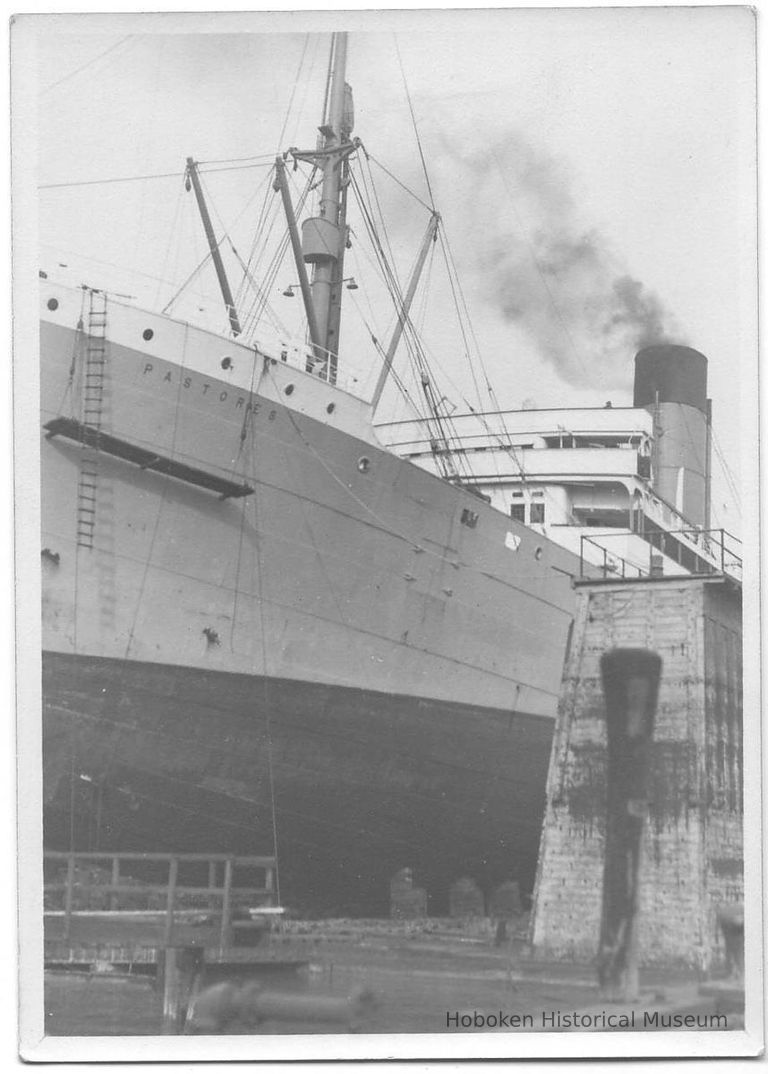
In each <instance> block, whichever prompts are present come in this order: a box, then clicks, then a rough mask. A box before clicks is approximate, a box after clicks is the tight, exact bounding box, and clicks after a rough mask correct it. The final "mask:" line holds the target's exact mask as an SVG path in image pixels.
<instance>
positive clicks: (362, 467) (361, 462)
mask: <svg viewBox="0 0 768 1074" xmlns="http://www.w3.org/2000/svg"><path fill="white" fill-rule="evenodd" d="M357 468H358V470H359V471H360V473H361V474H367V473H368V471H369V470H370V468H371V460H370V459H369V458H368V457H367V455H361V456H360V458H359V459H358V460H357Z"/></svg>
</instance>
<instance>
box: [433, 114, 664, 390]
mask: <svg viewBox="0 0 768 1074" xmlns="http://www.w3.org/2000/svg"><path fill="white" fill-rule="evenodd" d="M443 148H444V150H445V151H447V152H448V153H450V154H451V155H454V153H453V151H452V150H451V148H450V146H449V145H447V144H444V147H443ZM454 166H458V167H459V168H460V169H462V168H463V169H465V172H466V171H469V173H470V174H469V175H466V174H465V178H466V181H467V183H468V184H471V186H470V187H469V188H470V189H475V190H478V191H479V193H478V196H477V198H476V199H475V198H473V202H472V206H471V207H470V218H473V227H475V228H476V229H477V230H478V232H479V234H480V236H481V240H482V242H481V246H482V253H481V254H480V255H479V258H478V267H479V268H480V269H481V270H482V274H483V277H484V279H485V281H486V293H487V294H488V295H489V297H490V299H491V301H493V302H494V304H495V305H497V307H498V309H499V310H500V311H501V312H502V314H503V315H504V317H505V318H507V319H508V320H509V321H510V322H512V323H514V324H515V325H517V326H518V327H519V328H520V329H522V330H523V331H524V332H525V333H526V334H527V335H528V336H529V337H530V338H531V339H532V340H533V341H534V343H535V344H536V346H537V348H538V350H539V351H540V353H541V354H542V356H543V357H544V358H545V359H546V360H548V361H550V362H551V363H552V364H553V365H554V366H555V367H556V368H557V370H558V372H559V374H560V375H561V376H562V377H563V379H565V380H566V381H568V382H569V383H571V384H575V385H580V386H600V387H620V388H621V387H627V386H628V384H629V382H630V380H631V370H632V358H633V357H634V354H635V352H636V351H637V350H638V349H639V348H640V347H642V346H645V345H648V344H650V343H657V342H660V341H663V340H665V339H668V338H669V337H670V336H674V337H675V341H676V342H681V339H680V334H679V330H678V328H677V326H676V325H675V323H674V319H673V318H672V317H671V315H670V314H669V312H668V311H667V310H666V309H665V308H664V306H663V304H662V302H661V300H660V299H659V298H658V296H657V295H655V294H654V293H653V292H652V291H650V290H648V288H647V287H645V285H644V284H643V283H642V282H641V281H640V280H637V279H635V278H634V277H633V276H631V275H630V274H629V273H628V272H626V271H625V270H624V266H622V265H621V263H620V262H619V261H617V259H616V257H615V256H614V254H613V253H612V251H611V248H610V244H609V242H608V241H607V239H606V238H605V237H604V236H602V235H601V234H600V232H599V231H597V230H596V229H594V228H589V227H586V226H585V225H584V223H583V222H582V221H581V220H580V219H579V214H578V211H577V208H576V205H575V203H574V197H573V193H572V188H571V187H572V184H571V181H570V177H569V175H568V173H567V170H566V168H565V167H564V165H563V163H562V162H560V161H559V160H557V159H555V158H553V157H551V156H549V155H547V154H546V153H545V152H542V151H541V150H539V149H536V148H534V147H533V146H532V145H531V144H530V142H528V141H527V140H526V139H525V138H523V137H521V136H520V135H512V136H510V137H508V138H507V139H506V140H505V141H504V143H503V144H501V145H496V146H495V147H493V146H491V147H490V148H489V145H488V143H486V144H485V146H484V148H483V149H482V151H479V152H478V153H477V154H475V155H464V156H463V157H462V158H461V159H460V160H459V159H458V158H456V157H455V156H454ZM500 198H501V201H500V200H499V199H500ZM490 205H492V206H494V207H495V209H496V210H497V216H496V224H495V226H489V225H490V221H489V220H488V219H486V218H485V212H486V210H487V207H488V206H490ZM499 209H501V212H499V211H498V210H499ZM481 217H482V218H481ZM499 221H500V222H501V224H500V226H499ZM489 288H490V290H489Z"/></svg>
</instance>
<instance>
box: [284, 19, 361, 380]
mask: <svg viewBox="0 0 768 1074" xmlns="http://www.w3.org/2000/svg"><path fill="white" fill-rule="evenodd" d="M346 63H347V34H345V33H338V34H334V35H333V44H332V51H331V64H332V74H331V82H330V92H329V96H328V108H327V113H326V115H324V116H323V122H322V123H321V125H320V127H319V130H320V134H321V135H322V144H321V145H320V146H318V147H317V148H316V149H313V150H299V149H290V150H289V154H290V155H291V156H292V157H293V158H294V160H304V161H307V162H309V163H311V164H313V165H314V166H315V167H316V168H317V169H318V170H319V171H320V172H321V173H322V182H321V189H320V204H319V209H318V215H317V216H314V217H310V218H309V219H308V220H305V221H304V223H303V224H302V228H301V240H302V241H301V252H302V258H303V260H304V262H305V263H306V264H309V265H311V266H312V279H311V283H310V289H311V311H312V312H310V308H309V305H308V304H307V301H306V296H304V289H303V287H302V295H303V296H304V297H305V307H306V311H307V321H308V323H309V324H310V325H311V323H312V320H313V318H314V323H315V327H316V332H317V336H316V338H313V334H312V332H311V330H310V338H312V342H313V345H314V349H315V353H316V355H317V357H318V359H321V360H322V361H324V362H327V374H326V375H327V377H328V379H329V380H330V381H331V382H332V383H334V382H335V380H336V367H337V362H338V352H339V330H340V324H341V289H342V285H343V282H344V251H345V249H346V246H347V241H348V232H347V222H346V214H347V186H348V185H349V157H350V155H351V154H352V153H353V152H355V150H356V149H357V147H358V145H359V144H360V143H359V140H358V139H357V138H355V139H350V135H351V133H352V128H353V126H354V116H353V107H352V91H351V89H350V88H349V86H348V85H347V83H346V81H345V78H346ZM278 178H279V176H278ZM284 200H285V197H284ZM289 229H290V219H289ZM297 265H298V261H297ZM299 275H300V276H301V272H300V273H299Z"/></svg>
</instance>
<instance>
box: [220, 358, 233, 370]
mask: <svg viewBox="0 0 768 1074" xmlns="http://www.w3.org/2000/svg"><path fill="white" fill-rule="evenodd" d="M221 368H222V369H231V368H232V359H231V358H222V359H221Z"/></svg>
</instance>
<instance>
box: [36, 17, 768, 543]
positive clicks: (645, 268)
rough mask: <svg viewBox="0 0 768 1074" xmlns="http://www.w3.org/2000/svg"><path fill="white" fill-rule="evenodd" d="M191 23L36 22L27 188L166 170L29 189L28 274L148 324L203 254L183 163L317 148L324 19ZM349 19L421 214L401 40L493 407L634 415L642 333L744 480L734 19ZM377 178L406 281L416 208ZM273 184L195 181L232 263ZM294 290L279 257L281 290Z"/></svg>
mask: <svg viewBox="0 0 768 1074" xmlns="http://www.w3.org/2000/svg"><path fill="white" fill-rule="evenodd" d="M190 18H194V23H193V22H190V21H187V22H185V21H184V18H183V17H181V16H173V17H171V19H172V21H168V20H166V21H165V22H164V23H162V24H160V23H158V20H157V19H156V18H152V17H149V18H148V19H147V21H146V22H141V21H138V22H137V21H136V17H135V16H134V17H133V21H131V22H126V21H124V20H120V21H118V17H117V16H104V17H93V16H90V17H88V16H86V17H84V18H83V19H82V21H80V22H78V21H77V17H70V18H68V19H65V20H62V21H58V22H55V23H53V24H50V25H49V26H48V30H47V31H46V32H43V30H44V29H45V27H44V26H43V24H42V23H38V27H37V30H38V35H39V40H38V45H39V50H38V84H39V89H40V95H39V116H40V124H39V165H40V171H39V182H40V183H41V184H53V183H64V182H73V181H81V180H92V179H100V178H107V177H122V176H135V175H148V174H155V173H165V172H173V173H176V178H171V179H156V180H146V181H143V182H134V183H126V184H119V183H116V184H109V185H91V186H73V187H65V188H56V189H47V190H41V191H40V241H41V244H42V245H41V264H42V265H43V266H44V267H46V268H47V269H49V271H51V273H52V274H53V273H55V272H57V271H58V272H59V273H60V274H61V273H63V274H64V276H65V278H66V276H67V274H69V275H70V278H72V280H73V282H75V283H79V282H81V281H83V280H87V282H89V283H92V284H94V285H99V284H102V285H106V286H108V287H112V288H115V289H118V290H123V291H125V292H126V293H129V294H131V295H134V296H136V298H137V299H138V300H140V301H141V302H142V303H145V304H148V305H151V306H153V307H156V308H158V309H159V308H162V306H163V305H164V304H165V302H166V301H168V299H169V298H170V297H171V295H172V294H173V293H174V290H175V286H176V285H178V284H180V283H181V282H182V281H183V280H184V278H185V277H186V276H187V275H188V273H189V272H190V271H191V270H192V269H193V268H194V265H195V263H196V260H197V259H199V258H200V257H202V255H203V253H204V245H203V238H202V232H201V230H200V224H199V220H197V219H196V216H195V212H194V206H193V204H192V199H191V196H190V195H184V194H183V191H182V188H181V180H180V175H181V172H182V171H183V166H184V160H185V158H186V157H187V156H188V155H192V156H195V157H196V158H197V159H199V160H202V161H218V160H224V159H226V160H229V159H231V158H241V157H250V156H254V155H256V154H267V153H272V154H273V153H274V152H276V151H277V150H281V149H285V148H286V147H287V146H289V145H300V146H303V147H309V146H311V145H312V144H313V143H314V137H315V130H316V126H317V123H318V121H319V118H320V117H319V113H320V106H321V100H322V89H323V80H324V76H325V66H326V62H327V49H328V37H327V35H321V34H318V35H317V36H312V37H310V38H307V37H306V34H305V30H306V29H307V28H310V29H312V30H315V31H317V30H320V29H322V28H323V22H322V18H323V17H322V16H321V15H318V14H314V15H313V16H312V17H311V18H310V17H307V18H303V19H302V18H300V17H298V16H294V17H293V19H292V20H291V21H290V22H289V23H288V25H289V26H290V28H292V29H294V31H295V32H293V33H274V32H273V33H253V32H250V31H251V30H252V29H253V28H254V27H256V28H259V29H268V28H270V27H275V26H277V23H275V22H274V21H273V22H272V23H270V22H269V21H258V20H254V17H252V16H251V17H249V16H217V17H216V18H215V21H214V22H213V23H210V24H209V26H212V27H213V28H214V29H215V30H216V32H215V33H197V32H190V31H195V30H197V29H198V28H199V26H200V23H199V16H198V17H190ZM347 21H348V23H349V24H350V28H351V29H353V30H354V31H356V32H354V33H353V34H352V36H351V37H350V56H349V66H348V72H347V78H348V81H349V82H350V83H351V85H352V87H353V90H354V95H355V111H356V126H355V133H356V134H357V135H359V136H360V137H361V138H362V139H363V141H364V143H365V145H366V148H367V149H368V150H369V152H370V153H372V154H373V155H374V157H375V158H376V159H377V160H378V161H381V162H382V163H383V164H385V165H386V166H387V167H388V168H390V169H391V170H392V171H393V172H394V173H395V174H396V175H398V176H399V177H400V178H402V179H403V180H404V181H405V182H406V184H407V185H408V186H409V187H410V188H411V189H412V190H413V191H414V192H415V193H416V194H418V195H419V197H420V198H422V199H424V200H428V194H427V188H426V183H425V179H424V175H423V172H422V168H421V163H420V160H419V153H418V146H417V144H416V140H415V135H414V129H413V126H412V123H411V120H410V116H409V111H408V103H407V99H406V95H405V90H404V85H403V77H402V74H401V70H400V66H399V63H398V53H397V49H398V48H399V52H400V57H401V59H402V66H403V69H404V72H405V76H406V80H407V85H408V89H409V90H410V94H411V98H412V102H413V107H414V110H415V113H416V118H417V123H418V130H419V134H420V137H421V141H422V144H423V148H424V152H425V156H426V159H427V168H428V170H429V177H430V181H431V185H432V189H433V192H434V198H435V204H436V206H437V208H438V210H439V211H440V212H441V213H442V215H443V218H444V224H445V232H446V235H447V238H448V241H449V243H450V246H451V249H452V252H453V255H454V258H455V262H456V265H457V267H458V271H459V276H460V278H461V282H462V286H463V288H464V291H465V294H466V298H467V303H468V306H469V310H470V315H471V324H472V328H473V329H474V332H475V334H476V336H477V340H478V344H479V346H480V350H481V351H482V354H483V360H484V362H485V366H486V368H487V370H488V373H489V376H490V379H491V380H492V382H493V384H494V387H495V390H496V394H497V397H498V398H499V400H500V402H501V403H502V405H505V406H509V407H516V406H520V405H521V403H522V402H523V400H534V401H535V403H536V404H537V405H539V406H569V405H591V404H598V405H601V404H602V403H603V402H605V401H606V400H607V399H611V400H612V401H613V402H614V404H615V405H622V404H624V405H630V404H631V376H632V359H633V357H634V349H635V344H636V343H637V344H639V343H642V342H645V341H650V339H652V338H653V337H654V335H655V336H656V337H658V336H661V337H663V338H667V339H676V340H679V341H681V342H686V343H688V344H689V345H691V346H694V347H696V348H697V349H698V350H701V351H702V352H703V353H704V354H706V355H707V357H708V358H709V362H710V365H709V372H710V395H711V396H712V397H713V407H714V427H715V433H716V437H717V444H718V445H719V448H720V450H721V451H722V453H723V455H724V456H725V457H726V459H727V461H728V465H729V466H730V468H731V469H732V470H733V471H734V473H736V474H738V472H739V457H738V456H739V442H740V440H739V437H740V429H739V422H738V414H739V408H740V391H741V389H742V384H741V383H740V377H739V371H740V370H744V369H745V368H748V367H749V368H753V363H754V360H755V358H754V356H755V349H756V336H755V331H754V323H755V322H754V318H755V312H754V304H755V301H756V297H755V286H756V283H755V280H756V264H755V236H754V226H755V225H754V199H755V177H754V126H755V116H754V103H753V85H754V59H753V51H752V47H753V44H752V42H753V38H752V35H753V22H752V16H751V15H750V13H749V12H748V11H747V9H745V8H730V9H729V8H688V9H685V8H677V9H669V8H641V9H631V8H623V9H622V8H619V9H603V10H600V9H590V10H583V11H579V10H573V9H570V10H568V9H562V10H547V9H534V10H529V11H498V12H492V13H488V12H484V13H474V14H471V15H469V16H467V15H466V14H464V15H462V14H460V13H444V12H434V11H433V12H429V13H428V14H424V15H417V14H414V13H409V14H408V15H407V16H404V17H397V16H395V15H389V16H387V17H386V23H385V24H382V19H381V17H379V16H374V15H370V16H365V15H362V14H361V13H356V14H355V15H354V16H352V15H350V17H349V19H348V20H347ZM285 25H286V17H283V18H282V21H281V24H280V26H281V28H285ZM158 30H161V31H164V32H158ZM168 30H171V31H172V32H168ZM51 31H52V32H51ZM185 31H186V32H185ZM232 31H236V32H232ZM302 57H303V63H302V64H301V79H300V81H299V82H298V83H297V82H296V74H297V72H298V71H299V68H300V61H301V58H302ZM289 103H290V104H291V109H290V112H289V111H288V108H289ZM281 134H282V140H280V138H281ZM376 176H377V184H378V183H379V182H380V183H381V196H382V202H383V203H384V205H385V208H389V209H390V210H392V218H391V220H390V222H389V237H390V239H391V241H392V246H393V251H394V254H395V259H396V261H397V268H398V271H399V272H400V274H401V277H402V276H405V275H407V273H408V270H409V267H410V264H411V262H412V260H413V257H414V256H415V253H416V249H417V247H418V243H419V238H420V234H421V232H422V230H423V228H424V227H425V226H426V222H427V214H426V212H425V211H424V209H423V208H422V207H421V206H420V205H419V204H418V203H417V202H416V201H415V200H412V199H409V198H408V197H407V196H406V195H405V194H404V193H403V192H402V190H401V189H400V188H398V187H394V186H393V185H392V184H389V185H387V182H386V177H385V176H383V174H382V173H378V172H377V173H376ZM265 177H266V171H265V170H264V169H261V168H252V169H247V170H242V171H232V172H220V173H216V174H210V175H209V176H207V178H206V187H207V189H208V191H209V193H210V196H211V200H212V203H213V206H214V209H215V212H216V213H217V214H218V215H217V220H218V218H220V219H221V220H222V221H223V222H224V223H225V224H226V226H227V227H228V228H229V229H230V230H231V233H232V235H233V238H234V239H235V244H236V246H237V247H238V249H239V250H240V251H241V252H242V253H243V254H244V255H245V254H246V253H247V252H249V251H250V247H251V242H252V237H253V231H254V228H255V224H256V218H257V216H258V212H259V210H260V207H261V203H262V200H263V197H264V196H265V191H264V188H263V187H261V186H260V184H262V183H263V182H264V180H265ZM353 226H354V222H353ZM362 246H363V244H362V242H361V243H360V248H359V249H358V246H357V244H356V246H355V248H354V249H353V251H352V252H351V254H350V259H349V262H348V266H347V272H348V273H351V272H354V273H355V275H356V277H357V276H358V274H359V275H360V276H361V277H362V276H363V273H364V269H365V267H366V261H365V257H364V254H363V250H362ZM58 262H64V263H65V264H66V265H67V269H66V270H64V269H57V264H58ZM142 273H143V274H144V275H139V274H142ZM232 274H233V276H235V272H234V266H233V267H232ZM438 275H439V273H438V267H437V266H436V267H435V270H434V282H433V288H434V295H433V299H434V306H435V308H436V312H437V317H436V328H435V329H434V335H433V337H432V339H431V340H430V338H429V336H428V331H427V329H428V319H427V317H426V316H425V331H427V342H428V344H429V346H430V348H431V349H430V353H431V354H432V355H433V356H434V357H435V360H436V361H439V364H440V365H441V366H443V368H444V370H445V374H446V380H445V390H446V394H447V395H448V396H449V398H451V400H452V401H453V402H455V403H456V404H457V406H458V407H459V409H462V408H463V406H462V400H463V399H464V398H469V397H470V394H471V378H469V376H468V374H467V370H466V363H465V360H464V356H463V348H462V346H461V345H459V343H458V333H457V330H456V327H455V320H453V318H452V315H451V314H450V312H449V310H448V306H447V302H448V298H447V295H448V292H447V289H446V287H445V285H444V284H441V283H440V282H439V280H438ZM295 278H296V275H295V270H294V269H292V268H291V266H290V264H286V267H285V269H284V270H283V272H282V273H281V274H279V275H278V277H277V280H276V283H277V284H279V285H280V286H281V287H282V286H284V284H285V283H289V282H293V281H295ZM161 280H162V281H165V282H161ZM359 282H360V283H361V291H360V292H357V293H356V294H355V296H354V301H355V303H356V304H357V305H356V306H353V307H352V309H351V311H350V312H347V313H345V321H344V325H343V329H342V331H343V332H345V330H346V340H347V345H348V346H354V347H355V348H357V350H358V351H359V352H360V353H362V352H363V351H364V350H365V343H366V331H365V330H364V324H363V320H362V317H363V316H365V318H366V319H367V321H368V323H369V324H373V325H374V327H375V329H376V331H377V332H381V333H382V337H381V338H385V337H386V329H387V325H388V324H389V323H390V318H391V311H384V312H381V313H379V312H377V311H375V310H374V301H373V299H375V298H379V297H380V296H379V295H378V294H377V293H376V292H375V289H373V290H371V291H370V292H369V291H366V290H365V286H364V281H363V280H362V279H360V281H359ZM193 290H195V291H196V293H195V294H194V295H191V296H190V301H191V302H193V303H194V304H195V305H196V307H199V306H203V307H204V308H205V309H206V311H209V312H210V310H213V309H216V307H217V297H216V291H215V280H214V278H213V277H212V276H210V275H208V276H204V277H201V279H200V280H199V281H198V282H197V283H196V285H195V288H193ZM270 300H271V301H273V304H274V306H275V308H276V309H277V310H278V312H279V313H280V316H281V317H284V318H285V319H287V320H290V319H291V318H292V317H293V318H294V319H295V318H296V316H297V311H298V309H299V304H298V302H296V303H295V304H294V305H293V306H291V305H290V300H288V299H282V297H281V295H280V294H279V290H277V289H275V290H274V291H273V293H272V295H271V296H270ZM369 302H370V305H369V304H368V303H369ZM281 303H282V305H281ZM189 309H190V307H189V305H188V306H187V307H184V308H180V309H179V310H178V312H179V313H183V315H184V316H191V314H190V313H189ZM216 312H217V314H218V309H216ZM374 318H376V320H375V321H374ZM633 318H634V319H633ZM640 321H644V322H647V329H648V332H649V333H650V335H649V336H648V338H647V339H646V338H641V337H642V332H640V330H639V328H638V325H639V322H640ZM297 324H298V322H297ZM344 349H345V345H344V343H343V344H342V354H344ZM358 356H359V355H358ZM403 361H406V359H405V358H403ZM371 365H372V368H373V367H374V365H375V356H374V355H373V354H371ZM484 402H485V404H486V405H488V400H487V399H486V400H484ZM389 405H390V407H391V409H392V412H393V413H400V411H398V409H397V407H396V406H395V403H394V400H392V399H391V400H390V404H389ZM403 413H404V412H403ZM715 478H716V481H715V495H714V501H713V509H714V517H715V521H716V522H717V523H718V524H721V525H725V526H727V527H729V528H731V529H735V530H736V531H737V532H738V530H739V528H740V525H739V520H738V504H737V502H736V498H735V497H734V495H732V494H731V492H730V490H729V488H728V484H727V482H726V480H725V479H724V477H723V474H722V467H721V466H720V464H719V462H718V461H717V459H716V461H715Z"/></svg>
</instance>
